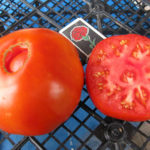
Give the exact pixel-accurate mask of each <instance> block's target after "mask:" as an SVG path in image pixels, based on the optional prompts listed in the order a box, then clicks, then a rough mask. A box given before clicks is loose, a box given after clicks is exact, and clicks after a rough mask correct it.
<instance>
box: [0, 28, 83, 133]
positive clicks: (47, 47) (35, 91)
mask: <svg viewBox="0 0 150 150" xmlns="http://www.w3.org/2000/svg"><path fill="white" fill-rule="evenodd" d="M83 76H84V74H83V68H82V64H81V62H80V59H79V56H78V53H77V51H76V49H75V47H74V46H73V45H72V44H71V43H70V42H69V41H68V40H67V39H66V38H64V37H63V36H62V35H60V34H58V33H56V32H54V31H51V30H48V29H39V28H37V29H24V30H19V31H16V32H13V33H11V34H9V35H7V36H4V37H2V38H0V129H2V130H4V131H7V132H9V133H14V134H23V135H40V134H45V133H48V132H50V131H52V130H53V129H55V128H56V127H58V126H59V125H60V124H61V123H63V122H64V121H65V120H66V119H67V118H68V117H69V116H70V115H71V113H72V112H73V111H74V109H75V107H76V106H77V104H78V102H79V100H80V94H81V90H82V86H83Z"/></svg>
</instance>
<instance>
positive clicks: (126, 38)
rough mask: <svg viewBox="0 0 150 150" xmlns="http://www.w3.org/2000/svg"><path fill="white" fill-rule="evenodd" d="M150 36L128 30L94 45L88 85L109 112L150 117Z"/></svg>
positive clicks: (134, 117) (126, 116) (130, 117)
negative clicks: (149, 37) (127, 32)
mask: <svg viewBox="0 0 150 150" xmlns="http://www.w3.org/2000/svg"><path fill="white" fill-rule="evenodd" d="M149 58H150V39H148V38H147V37H144V36H141V35H136V34H128V35H119V36H112V37H109V38H107V39H105V40H103V41H101V42H100V43H98V44H97V45H96V47H95V48H94V49H93V51H92V53H91V55H90V58H89V61H88V64H87V69H86V85H87V89H88V92H89V95H90V97H91V99H92V101H93V102H94V104H95V106H96V107H97V108H98V109H99V110H100V111H101V112H102V113H104V114H105V115H108V116H111V117H114V118H117V119H121V120H127V121H145V120H148V119H150V86H149V85H150V80H149V78H150V74H149V73H150V63H149Z"/></svg>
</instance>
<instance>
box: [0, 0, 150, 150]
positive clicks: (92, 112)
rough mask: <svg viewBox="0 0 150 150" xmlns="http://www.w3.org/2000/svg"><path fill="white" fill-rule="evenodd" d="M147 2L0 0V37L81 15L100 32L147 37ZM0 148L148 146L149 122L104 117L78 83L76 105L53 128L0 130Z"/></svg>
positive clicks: (118, 149) (145, 149) (136, 149)
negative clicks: (38, 132)
mask: <svg viewBox="0 0 150 150" xmlns="http://www.w3.org/2000/svg"><path fill="white" fill-rule="evenodd" d="M148 5H149V3H148V1H145V2H143V1H140V0H51V1H48V0H0V36H3V35H5V34H7V33H9V32H12V31H14V30H17V29H21V28H35V27H45V28H50V29H52V30H55V31H59V30H60V29H61V28H63V27H64V26H66V25H67V24H68V23H70V22H71V21H73V20H74V19H76V18H78V17H81V18H84V19H85V20H86V21H87V22H88V23H90V24H91V25H92V26H93V27H95V28H96V29H98V30H99V31H101V32H102V33H103V34H104V35H105V36H106V37H109V36H112V35H116V34H126V33H139V34H141V35H145V36H147V37H150V8H149V10H148V9H147V8H148ZM83 62H84V60H83ZM83 67H84V69H85V68H86V64H83ZM0 149H1V150H10V149H13V150H28V149H29V150H55V149H58V150H76V149H80V150H149V149H150V121H146V122H126V121H121V120H116V119H113V118H110V117H107V116H105V115H104V114H102V113H101V112H99V111H98V110H97V109H96V108H95V106H94V105H93V103H92V101H91V99H90V98H89V95H88V93H87V90H86V86H85V85H84V88H83V91H82V95H81V102H80V104H79V105H78V107H77V108H76V110H75V112H74V113H73V114H72V116H71V117H70V118H69V119H68V120H67V121H66V122H65V123H64V124H62V125H61V126H60V127H59V128H57V129H56V130H54V131H53V132H51V133H49V134H46V135H42V136H35V137H24V136H21V135H13V134H8V133H5V132H3V131H0Z"/></svg>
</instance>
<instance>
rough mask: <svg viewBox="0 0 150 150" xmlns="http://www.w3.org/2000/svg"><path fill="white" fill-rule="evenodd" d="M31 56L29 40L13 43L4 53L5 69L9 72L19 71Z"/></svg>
mask: <svg viewBox="0 0 150 150" xmlns="http://www.w3.org/2000/svg"><path fill="white" fill-rule="evenodd" d="M30 56H31V52H30V45H29V43H28V42H24V43H22V42H19V43H17V44H15V45H11V46H10V47H9V48H8V49H6V50H5V51H4V54H3V69H4V71H5V72H7V73H15V72H17V71H19V70H20V69H21V68H22V67H23V66H24V65H25V63H26V62H27V61H28V59H29V57H30Z"/></svg>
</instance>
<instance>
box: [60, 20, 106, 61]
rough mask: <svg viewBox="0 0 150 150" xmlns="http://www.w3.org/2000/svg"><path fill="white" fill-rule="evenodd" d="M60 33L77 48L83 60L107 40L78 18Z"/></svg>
mask: <svg viewBox="0 0 150 150" xmlns="http://www.w3.org/2000/svg"><path fill="white" fill-rule="evenodd" d="M59 32H60V33H61V34H62V35H63V36H65V37H66V38H67V39H69V40H70V41H71V42H72V43H73V44H74V45H75V46H76V47H77V49H78V51H79V54H80V56H81V58H83V57H86V59H88V57H89V55H90V53H91V51H92V49H93V48H94V47H95V45H96V44H97V43H99V42H100V41H101V40H103V39H105V38H106V37H105V36H104V35H103V34H102V33H100V32H99V31H97V30H96V29H95V28H93V27H92V26H91V25H90V24H88V23H87V22H86V21H85V20H83V19H82V18H77V19H76V20H74V21H73V22H71V23H70V24H69V25H67V26H66V27H64V28H63V29H61V30H60V31H59ZM83 59H85V58H83Z"/></svg>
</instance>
